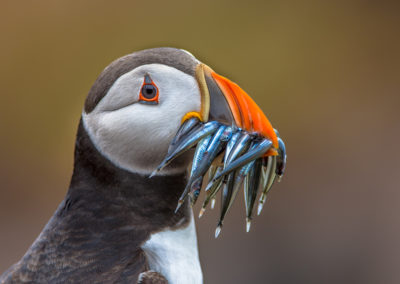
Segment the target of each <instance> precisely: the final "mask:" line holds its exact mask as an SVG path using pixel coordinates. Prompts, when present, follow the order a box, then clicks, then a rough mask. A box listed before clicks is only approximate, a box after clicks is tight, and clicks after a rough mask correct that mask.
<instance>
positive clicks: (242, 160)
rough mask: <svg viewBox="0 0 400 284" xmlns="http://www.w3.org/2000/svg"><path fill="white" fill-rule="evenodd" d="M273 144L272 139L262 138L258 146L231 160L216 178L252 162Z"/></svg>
mask: <svg viewBox="0 0 400 284" xmlns="http://www.w3.org/2000/svg"><path fill="white" fill-rule="evenodd" d="M271 146H272V142H271V141H270V140H268V139H264V140H262V141H261V142H260V143H259V144H258V145H257V146H256V147H254V148H252V149H251V150H250V151H248V152H247V153H245V154H243V155H242V156H240V157H239V158H237V159H236V160H233V161H231V162H230V163H229V164H228V165H227V166H226V168H225V169H224V170H223V171H222V172H221V173H220V174H219V175H217V176H215V178H214V179H218V178H220V177H221V176H224V175H227V174H229V173H230V172H232V171H234V170H236V169H237V168H240V167H242V166H244V165H245V164H247V163H249V162H251V161H252V160H255V159H257V158H260V157H262V156H263V155H264V154H265V153H266V152H267V151H268V150H269V148H271Z"/></svg>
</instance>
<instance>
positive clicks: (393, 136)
mask: <svg viewBox="0 0 400 284" xmlns="http://www.w3.org/2000/svg"><path fill="white" fill-rule="evenodd" d="M397 3H398V1H392V2H390V1H356V0H348V1H309V0H306V1H290V2H287V1H251V0H248V1H213V0H201V1H191V2H189V1H182V2H175V1H158V0H155V1H105V0H96V1H94V0H91V1H65V0H64V1H61V0H51V1H50V0H42V1H14V0H9V1H4V0H1V1H0V38H1V41H0V127H1V128H0V131H1V132H0V181H1V182H0V271H4V270H5V269H6V268H7V267H9V266H10V265H11V264H12V263H14V262H15V261H17V260H18V259H19V258H20V257H21V256H22V255H23V253H24V252H25V251H26V249H27V248H28V247H29V246H30V244H31V243H32V241H33V240H34V239H35V238H36V236H37V235H38V234H39V232H40V231H41V229H42V227H43V226H44V225H45V224H46V222H47V220H48V219H49V217H50V216H51V215H52V213H53V212H54V210H55V209H56V207H57V205H58V203H59V202H60V201H61V200H62V199H63V196H64V194H65V193H66V190H67V188H68V184H69V179H70V176H71V172H72V163H73V148H74V140H75V132H76V128H77V124H78V121H79V118H80V114H81V109H82V105H83V102H84V99H85V96H86V94H87V93H88V91H89V89H90V87H91V84H92V83H93V82H94V80H95V79H96V77H97V76H98V74H99V73H100V72H101V71H102V69H103V68H104V67H105V66H106V65H108V64H109V63H110V62H111V61H112V60H114V59H116V58H117V57H120V56H122V55H124V54H127V53H130V52H133V51H135V50H140V49H144V48H149V47H156V46H174V47H179V48H184V49H187V50H189V51H191V52H192V53H193V54H194V55H195V56H196V57H198V58H199V59H200V60H202V61H203V62H205V63H207V64H208V65H210V66H211V67H213V68H214V70H216V71H217V72H219V73H220V74H223V75H225V76H227V77H228V78H230V79H232V80H233V81H236V82H237V83H239V84H240V86H241V87H242V88H243V89H245V90H246V91H247V92H248V93H250V94H251V96H252V97H253V98H254V99H255V100H256V101H257V102H258V103H259V104H260V106H261V107H262V109H263V110H264V111H265V113H266V114H267V116H268V117H269V118H270V120H271V122H272V123H273V125H274V126H275V127H276V128H278V129H279V131H280V133H281V136H282V137H283V138H284V140H285V141H286V144H287V149H288V166H287V173H286V176H285V178H284V179H283V181H282V182H281V183H280V184H278V185H276V186H274V188H273V190H272V192H271V194H270V197H269V201H268V204H267V206H266V207H265V208H264V211H263V212H262V214H261V216H259V217H257V218H255V220H254V222H253V226H252V230H251V232H250V233H245V230H244V229H245V222H244V206H243V202H242V199H243V198H242V197H240V198H239V199H238V200H237V202H236V204H235V206H234V208H233V210H232V211H231V213H230V215H229V216H228V218H227V220H226V223H225V227H224V230H223V231H222V234H221V236H220V238H218V239H214V229H215V226H216V222H217V213H218V212H216V211H218V210H214V211H208V212H207V214H206V215H205V217H203V218H202V219H200V220H198V221H197V226H198V236H199V246H200V257H201V261H202V266H203V271H204V278H205V283H274V284H275V283H289V284H291V283H349V284H350V283H400V269H399V263H400V224H399V216H400V206H399V203H400V154H399V150H398V147H399V142H400V115H399V107H400V99H399V95H400V56H399V52H400V20H399V19H400V17H399V15H400V11H399V5H398V4H397ZM198 209H199V208H196V214H197V212H198Z"/></svg>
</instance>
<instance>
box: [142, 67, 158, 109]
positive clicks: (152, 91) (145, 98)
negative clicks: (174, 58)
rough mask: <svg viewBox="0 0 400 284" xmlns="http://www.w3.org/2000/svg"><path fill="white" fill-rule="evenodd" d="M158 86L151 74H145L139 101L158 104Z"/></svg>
mask: <svg viewBox="0 0 400 284" xmlns="http://www.w3.org/2000/svg"><path fill="white" fill-rule="evenodd" d="M158 95H159V94H158V87H157V86H156V84H154V82H153V80H152V79H151V77H150V75H149V74H146V75H145V76H144V81H143V85H142V88H140V94H139V102H140V103H144V104H151V105H156V104H158Z"/></svg>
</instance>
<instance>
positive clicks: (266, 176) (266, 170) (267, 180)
mask: <svg viewBox="0 0 400 284" xmlns="http://www.w3.org/2000/svg"><path fill="white" fill-rule="evenodd" d="M276 159H277V158H276V156H269V157H268V158H267V166H266V167H263V170H262V183H261V187H262V193H261V197H260V199H259V201H258V208H257V215H260V214H261V211H262V209H263V207H264V204H265V200H266V198H267V194H268V192H269V190H270V189H271V187H272V185H273V184H274V182H275V177H276Z"/></svg>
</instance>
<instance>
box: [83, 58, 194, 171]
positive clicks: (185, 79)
mask: <svg viewBox="0 0 400 284" xmlns="http://www.w3.org/2000/svg"><path fill="white" fill-rule="evenodd" d="M145 74H149V75H150V77H151V79H152V80H153V82H154V84H155V85H156V86H157V87H158V91H159V104H156V105H147V104H142V103H139V94H140V91H141V88H142V84H143V81H144V77H145ZM200 107H201V106H200V90H199V87H198V84H197V82H196V79H195V78H194V77H192V76H190V75H188V74H186V73H184V72H182V71H179V70H178V69H175V68H173V67H169V66H166V65H162V64H148V65H142V66H140V67H137V68H135V69H133V70H132V71H130V72H128V73H126V74H124V75H122V76H121V77H119V78H118V79H117V80H116V81H115V83H114V84H113V86H112V87H111V88H110V90H109V91H108V93H107V94H106V96H105V97H103V98H102V100H101V101H100V102H99V103H98V105H97V106H96V108H95V109H94V110H93V111H92V112H90V113H89V114H87V113H85V112H84V113H83V115H82V119H83V124H84V126H85V128H86V130H87V132H88V134H89V136H90V138H91V139H92V141H93V143H94V145H95V146H96V147H97V149H98V150H99V151H100V153H102V154H103V155H104V156H105V157H107V158H108V159H109V160H110V161H111V162H112V163H114V164H115V165H116V166H118V167H121V168H123V169H125V170H128V171H131V172H136V173H141V174H150V173H151V172H152V171H154V170H155V168H156V167H157V166H158V165H159V164H160V163H161V161H162V160H163V159H164V157H165V155H166V154H167V149H168V146H169V144H170V142H171V140H172V138H173V137H174V136H175V134H176V132H177V130H178V129H179V127H180V125H181V120H182V118H183V116H184V115H185V114H186V113H188V112H192V111H200ZM186 160H188V159H183V160H182V159H181V162H180V163H175V165H174V167H172V166H171V167H167V168H166V169H165V170H164V171H162V172H161V173H160V174H170V173H176V172H182V171H183V169H184V168H186V167H187V163H188V162H189V161H186Z"/></svg>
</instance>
